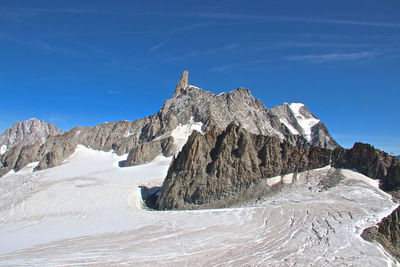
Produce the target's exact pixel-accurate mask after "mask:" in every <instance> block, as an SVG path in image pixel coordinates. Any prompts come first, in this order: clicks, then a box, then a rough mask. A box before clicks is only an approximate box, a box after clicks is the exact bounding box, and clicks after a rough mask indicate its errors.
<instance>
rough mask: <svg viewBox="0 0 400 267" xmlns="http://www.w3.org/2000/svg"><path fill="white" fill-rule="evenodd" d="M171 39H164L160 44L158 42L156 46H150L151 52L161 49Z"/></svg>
mask: <svg viewBox="0 0 400 267" xmlns="http://www.w3.org/2000/svg"><path fill="white" fill-rule="evenodd" d="M169 40H170V39H167V40H164V41H162V42H161V43H158V44H156V45H155V46H153V47H150V48H149V52H154V51H156V50H158V49H160V48H161V47H163V46H165V45H166V44H168V42H169Z"/></svg>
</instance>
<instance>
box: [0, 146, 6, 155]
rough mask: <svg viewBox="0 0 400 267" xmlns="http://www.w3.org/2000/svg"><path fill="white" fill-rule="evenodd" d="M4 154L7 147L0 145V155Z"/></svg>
mask: <svg viewBox="0 0 400 267" xmlns="http://www.w3.org/2000/svg"><path fill="white" fill-rule="evenodd" d="M6 152H7V146H6V145H2V146H1V148H0V155H3V154H4V153H6Z"/></svg>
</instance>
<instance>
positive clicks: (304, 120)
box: [289, 103, 320, 142]
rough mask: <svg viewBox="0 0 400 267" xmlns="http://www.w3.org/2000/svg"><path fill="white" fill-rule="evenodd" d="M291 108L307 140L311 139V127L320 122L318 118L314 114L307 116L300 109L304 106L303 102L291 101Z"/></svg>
mask: <svg viewBox="0 0 400 267" xmlns="http://www.w3.org/2000/svg"><path fill="white" fill-rule="evenodd" d="M289 107H290V109H291V110H292V111H293V115H294V116H295V118H296V120H297V123H298V124H299V125H300V127H301V128H302V130H303V133H304V137H305V138H306V139H307V141H309V142H310V141H311V128H312V127H313V126H314V125H316V124H317V123H319V122H320V120H318V119H317V118H315V117H314V116H313V115H312V114H310V115H309V116H306V115H304V114H302V113H301V111H300V109H301V108H302V107H304V104H302V103H291V104H290V105H289Z"/></svg>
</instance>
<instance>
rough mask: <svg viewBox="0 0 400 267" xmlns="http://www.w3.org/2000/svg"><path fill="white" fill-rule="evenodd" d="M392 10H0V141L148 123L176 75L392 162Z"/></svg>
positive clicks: (296, 5)
mask: <svg viewBox="0 0 400 267" xmlns="http://www.w3.org/2000/svg"><path fill="white" fill-rule="evenodd" d="M399 14H400V1H397V0H396V1H395V0H393V1H368V0H362V1H359V0H355V1H348V0H347V1H341V0H335V1H321V0H318V1H297V0H296V1H295V0H293V1H285V0H283V1H267V0H265V1H244V0H230V1H216V0H215V1H214V0H213V1H210V0H204V1H193V0H186V1H183V0H179V1H146V2H145V1H132V0H131V1H99V0H97V1H57V0H51V1H24V0H20V1H14V0H13V1H4V0H2V1H0V59H1V60H0V81H1V83H0V93H1V98H0V100H1V101H0V114H1V116H0V131H1V132H2V131H4V130H5V129H6V128H8V127H10V126H11V125H12V124H13V122H14V121H17V120H19V121H21V120H25V119H28V118H31V117H36V118H39V119H44V120H46V121H51V122H54V123H55V124H57V125H58V126H59V127H60V128H62V129H66V130H67V129H70V128H71V127H74V126H93V125H95V124H97V123H101V122H104V121H116V120H121V119H126V120H135V119H138V118H141V117H144V116H147V115H150V114H154V113H156V112H157V111H158V110H159V108H161V106H162V104H163V102H164V101H165V100H166V99H168V98H170V97H171V96H172V94H173V90H174V88H175V85H176V83H177V80H178V79H179V77H180V75H181V73H182V71H183V70H185V69H187V70H189V79H190V83H191V84H193V85H196V86H199V87H201V88H204V89H206V90H209V91H212V92H214V93H220V92H223V91H230V90H233V89H236V88H237V87H239V86H243V87H246V88H249V89H250V90H251V92H252V93H253V95H254V96H255V97H257V98H259V99H261V100H262V102H263V103H264V104H265V105H266V106H267V107H271V106H276V105H281V104H282V103H283V102H302V103H305V104H306V105H307V107H308V108H309V109H310V110H311V111H312V112H313V113H314V114H315V115H316V116H317V117H318V118H320V119H321V120H322V121H323V122H324V123H325V124H326V125H327V126H328V128H329V130H330V132H331V133H332V135H333V137H334V138H335V139H336V140H338V142H339V143H340V144H341V145H342V146H345V147H349V146H352V144H353V143H354V142H355V141H363V142H368V143H371V144H373V145H375V146H376V147H378V148H381V149H383V150H385V151H387V152H392V153H395V154H400V119H399V106H398V103H399V99H400V45H399V44H400V16H399Z"/></svg>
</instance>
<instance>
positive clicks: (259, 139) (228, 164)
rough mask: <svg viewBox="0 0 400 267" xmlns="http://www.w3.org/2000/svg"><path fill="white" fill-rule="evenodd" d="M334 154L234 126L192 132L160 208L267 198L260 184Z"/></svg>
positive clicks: (325, 162)
mask: <svg viewBox="0 0 400 267" xmlns="http://www.w3.org/2000/svg"><path fill="white" fill-rule="evenodd" d="M330 155H331V150H328V149H324V148H319V147H311V148H308V147H297V146H293V145H292V144H291V143H289V142H288V141H285V140H283V141H282V140H280V139H279V138H276V137H271V136H263V135H256V134H253V133H250V132H248V131H247V130H246V129H245V128H244V127H241V126H238V125H236V124H235V123H231V124H229V125H228V127H227V128H226V129H225V130H224V131H223V132H222V133H221V134H218V133H217V132H216V131H215V130H210V131H208V132H207V133H206V134H205V135H202V134H201V133H199V132H193V133H192V135H191V136H190V137H189V140H188V142H187V143H186V144H185V146H184V147H183V149H182V151H181V152H180V153H179V155H178V156H177V158H176V159H175V160H174V161H173V162H172V163H171V166H170V169H169V171H168V174H167V177H166V179H165V180H164V183H163V185H162V188H161V193H160V196H159V198H158V207H159V209H161V210H164V209H192V208H216V207H224V206H229V205H232V204H235V203H239V202H244V201H248V200H249V197H250V198H257V197H259V196H260V195H262V194H263V193H265V192H256V191H255V188H256V187H257V186H256V185H257V184H258V183H260V182H262V180H264V181H265V180H266V179H267V178H269V177H273V176H278V175H284V174H288V173H296V172H301V171H305V170H309V169H315V168H320V167H323V166H326V165H329V162H330ZM248 190H251V191H252V192H251V193H250V192H246V191H248Z"/></svg>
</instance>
